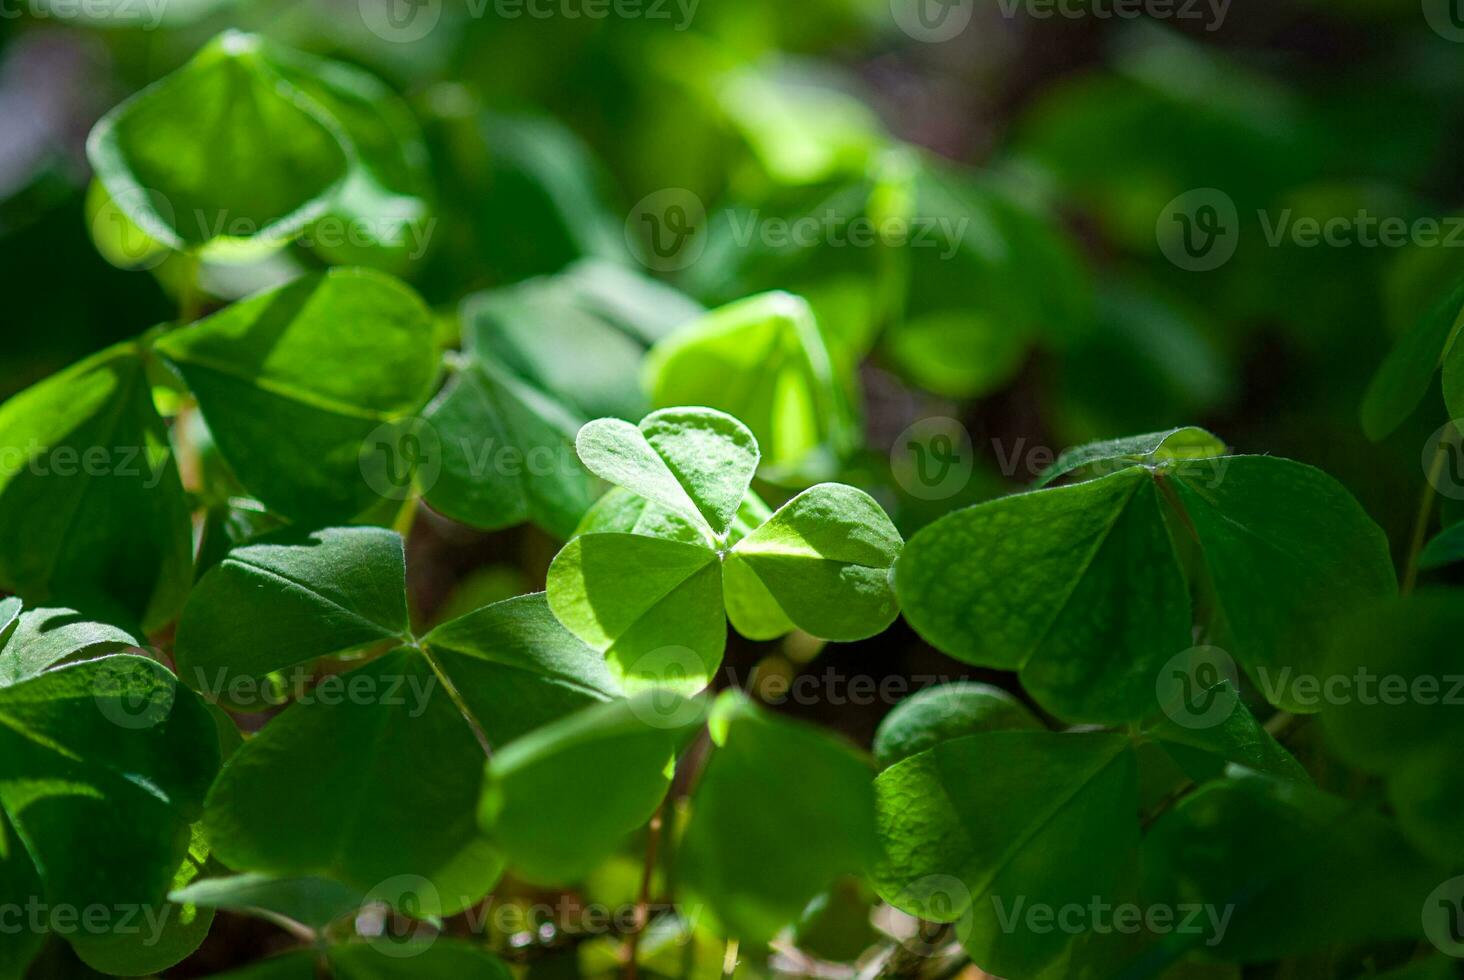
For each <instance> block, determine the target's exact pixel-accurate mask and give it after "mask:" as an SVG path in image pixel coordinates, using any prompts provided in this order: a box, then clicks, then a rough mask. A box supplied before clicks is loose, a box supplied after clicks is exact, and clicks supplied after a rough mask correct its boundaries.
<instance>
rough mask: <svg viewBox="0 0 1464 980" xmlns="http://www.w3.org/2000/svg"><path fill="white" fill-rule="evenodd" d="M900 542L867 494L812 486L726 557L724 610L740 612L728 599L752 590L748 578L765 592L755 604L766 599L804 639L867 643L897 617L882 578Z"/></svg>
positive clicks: (832, 486) (829, 485) (839, 487)
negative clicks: (738, 593)
mask: <svg viewBox="0 0 1464 980" xmlns="http://www.w3.org/2000/svg"><path fill="white" fill-rule="evenodd" d="M903 543H904V542H903V541H902V540H901V538H900V532H899V531H897V530H895V526H894V525H893V524H892V523H890V519H889V517H887V516H886V515H885V512H884V510H882V509H881V508H880V506H879V504H877V503H875V501H874V498H872V497H870V496H869V494H867V493H865V492H864V491H862V490H856V489H855V488H853V487H849V486H844V485H843V484H839V483H823V484H819V485H818V486H816V487H811V488H810V489H808V490H805V491H804V492H803V493H801V494H799V495H798V496H796V497H794V498H793V499H792V500H790V501H788V502H787V503H786V504H784V505H783V506H782V507H780V508H778V510H777V512H776V513H775V514H773V516H772V517H770V518H768V520H767V521H766V522H765V523H763V524H762V525H761V526H760V527H758V528H756V529H755V530H754V531H752V532H751V533H750V534H748V535H747V536H746V537H744V538H743V539H742V540H741V541H738V542H737V544H736V545H735V546H734V547H733V548H732V550H731V551H730V552H728V555H727V560H726V567H727V583H728V592H729V598H728V602H727V607H728V609H729V610H732V609H734V608H743V609H745V608H746V606H747V604H746V603H738V602H736V601H735V600H734V599H733V598H732V596H731V595H730V593H732V592H735V591H742V590H745V589H751V588H754V586H753V584H752V582H751V580H752V579H755V580H756V583H757V585H759V586H761V587H762V589H763V590H764V592H763V593H761V594H760V598H761V597H762V595H763V594H765V596H766V598H765V599H762V602H763V605H764V607H765V608H766V602H767V600H771V601H772V602H773V603H775V604H776V606H777V608H778V609H779V610H781V611H782V612H783V613H784V614H785V616H786V618H787V621H788V622H790V623H792V624H793V625H794V626H797V627H798V628H799V629H801V630H803V631H804V632H807V633H812V634H813V635H814V636H818V637H821V638H823V639H827V640H859V639H863V638H865V637H868V636H873V635H874V634H876V633H880V632H883V631H884V629H885V628H886V627H888V626H889V625H890V623H892V622H894V619H895V616H896V615H897V614H898V611H899V607H898V606H897V605H896V603H895V597H894V593H893V591H892V590H891V589H890V585H889V571H890V566H892V565H893V564H894V563H895V558H896V557H898V555H899V553H900V548H901V546H902V545H903ZM744 569H745V570H746V572H747V573H748V574H747V575H745V576H744V575H742V572H743V570H744ZM733 622H734V625H736V624H737V621H736V619H734V620H733ZM739 628H740V627H739ZM748 632H749V635H752V634H754V633H757V632H762V631H757V630H749V631H748ZM781 632H786V630H783V631H781Z"/></svg>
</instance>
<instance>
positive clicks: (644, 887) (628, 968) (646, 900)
mask: <svg viewBox="0 0 1464 980" xmlns="http://www.w3.org/2000/svg"><path fill="white" fill-rule="evenodd" d="M670 798H671V791H670V788H669V787H668V788H667V791H666V795H665V796H664V797H662V798H661V802H660V804H659V805H658V806H657V807H656V812H655V813H653V814H651V822H650V824H648V825H647V828H646V863H645V867H644V868H642V869H641V882H640V894H639V897H638V898H637V899H636V903H635V921H634V923H633V924H632V925H631V927H630V932H629V933H628V934H627V935H626V937H625V980H636V957H637V956H638V955H639V953H640V937H641V933H643V932H645V930H646V922H647V920H648V919H649V918H650V905H651V884H652V881H653V880H654V878H655V876H656V848H657V845H658V844H659V843H660V840H661V824H662V823H663V822H664V816H665V812H666V801H667V800H668V799H670Z"/></svg>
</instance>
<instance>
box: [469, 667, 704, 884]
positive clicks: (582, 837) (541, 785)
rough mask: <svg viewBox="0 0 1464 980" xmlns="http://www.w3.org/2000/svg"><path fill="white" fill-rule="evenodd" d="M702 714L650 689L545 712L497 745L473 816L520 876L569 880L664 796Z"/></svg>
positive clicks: (590, 865)
mask: <svg viewBox="0 0 1464 980" xmlns="http://www.w3.org/2000/svg"><path fill="white" fill-rule="evenodd" d="M702 715H703V711H702V710H701V708H700V706H698V705H694V704H690V703H687V702H683V701H681V699H679V698H676V697H675V696H674V695H667V694H666V693H663V692H648V693H646V694H642V695H639V696H637V697H636V698H634V699H632V700H629V701H627V700H624V699H621V700H616V701H612V702H610V703H608V704H597V705H591V706H590V707H587V708H584V709H582V710H581V711H579V712H576V713H575V714H573V715H570V716H568V717H565V718H561V719H559V720H558V721H555V722H551V723H550V724H548V725H545V726H543V727H542V728H539V729H537V730H535V731H533V732H530V733H529V734H527V735H525V736H524V737H522V738H520V739H518V740H516V741H513V742H510V743H509V744H508V745H506V746H504V747H503V748H502V749H500V750H499V751H497V752H495V753H494V755H493V758H492V759H491V760H489V762H488V774H487V778H486V779H485V781H484V785H483V799H482V803H481V805H480V807H479V810H478V819H479V821H480V823H481V824H482V827H483V829H484V831H485V832H486V833H487V835H488V837H489V839H490V840H491V841H492V842H493V844H494V846H495V847H496V848H498V849H499V851H500V852H501V853H503V854H504V855H505V857H507V859H508V861H509V863H510V864H511V865H512V866H513V868H514V869H515V871H516V872H517V873H518V874H519V875H520V876H521V877H524V878H527V879H528V880H530V881H535V882H543V883H560V884H564V883H571V882H574V881H576V880H578V879H579V878H581V877H582V876H583V875H584V874H585V873H586V872H588V871H590V870H591V869H593V868H594V867H595V866H596V865H598V864H599V863H600V862H601V861H603V860H604V859H605V858H607V857H609V856H610V855H611V854H613V853H614V852H615V851H616V849H617V848H618V847H619V846H620V845H621V844H622V843H623V842H624V839H625V837H626V836H627V835H629V834H630V833H631V832H632V831H634V830H635V829H636V828H638V827H641V826H643V825H644V824H645V822H646V821H647V820H649V819H650V817H651V815H652V813H653V812H654V811H655V810H656V809H657V807H659V806H660V804H661V801H662V800H663V799H664V798H665V796H666V792H667V790H668V789H669V788H670V786H671V775H672V771H673V769H674V766H675V761H676V753H677V749H678V748H679V746H680V743H681V742H682V741H684V739H685V736H686V735H687V734H688V733H689V732H691V731H692V730H693V729H695V728H696V727H698V726H700V724H701V721H702Z"/></svg>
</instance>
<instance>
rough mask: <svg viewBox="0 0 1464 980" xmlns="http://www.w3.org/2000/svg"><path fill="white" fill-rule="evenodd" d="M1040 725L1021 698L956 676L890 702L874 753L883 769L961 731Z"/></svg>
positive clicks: (875, 741)
mask: <svg viewBox="0 0 1464 980" xmlns="http://www.w3.org/2000/svg"><path fill="white" fill-rule="evenodd" d="M1042 728H1043V726H1042V722H1040V721H1038V720H1037V717H1036V716H1035V715H1033V714H1032V712H1031V711H1030V710H1028V709H1027V707H1026V706H1025V705H1023V704H1022V702H1020V701H1018V700H1017V699H1016V698H1014V697H1012V695H1010V694H1008V693H1007V692H1006V691H1003V690H1002V689H1001V688H998V687H992V686H991V685H990V684H977V683H974V682H971V681H956V682H954V683H951V684H940V685H937V686H935V687H931V688H927V689H925V690H923V691H921V692H919V693H918V694H915V695H912V696H911V697H908V698H906V699H905V700H903V701H901V702H900V703H899V704H897V705H895V710H893V711H891V712H890V713H889V714H887V715H885V718H884V720H883V721H881V722H880V723H879V730H878V731H876V732H875V734H874V759H875V762H876V763H878V764H879V768H880V769H888V768H889V767H890V766H892V765H894V764H895V763H897V762H899V761H900V760H902V759H908V758H909V757H910V756H912V755H916V754H918V753H920V752H924V751H925V750H926V749H928V748H931V747H932V746H934V745H936V744H937V743H939V742H948V741H950V740H951V739H954V738H960V737H961V736H963V735H974V734H976V733H977V732H992V731H1019V730H1025V729H1030V730H1033V731H1041V730H1042Z"/></svg>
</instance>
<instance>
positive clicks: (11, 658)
mask: <svg viewBox="0 0 1464 980" xmlns="http://www.w3.org/2000/svg"><path fill="white" fill-rule="evenodd" d="M5 606H6V609H7V612H8V614H9V615H10V616H11V617H14V615H15V613H16V612H17V611H18V604H17V603H15V602H14V601H13V600H10V601H7V602H6V603H5ZM33 616H39V617H40V618H41V620H42V621H47V622H56V621H57V619H58V618H59V619H60V620H61V621H62V623H63V626H62V629H63V630H64V631H65V635H67V637H68V638H67V640H66V642H65V643H62V642H61V640H60V637H58V636H56V635H54V634H53V635H52V636H51V637H49V638H48V640H47V641H45V643H44V644H43V648H42V649H39V650H38V649H37V643H36V637H37V636H38V630H37V629H36V627H35V625H33V623H34V621H32V623H26V622H25V620H26V618H27V617H33ZM6 632H7V633H8V635H6V636H5V642H4V647H3V648H0V664H4V669H3V670H0V677H3V678H4V681H3V683H0V743H3V753H0V755H3V758H4V759H5V760H6V766H5V769H4V770H3V771H0V894H3V901H4V903H5V905H6V907H7V908H12V909H17V910H24V909H27V908H34V907H35V906H36V905H37V904H38V903H40V905H41V906H42V908H43V909H50V908H57V909H65V908H71V909H78V910H79V909H83V908H87V907H90V906H93V905H97V906H102V907H105V908H106V909H107V921H106V922H105V923H103V924H102V927H101V928H100V929H89V930H87V931H86V932H84V933H82V934H80V935H78V934H77V932H76V931H75V930H74V928H70V927H67V926H66V923H64V922H61V921H60V920H57V924H58V925H59V926H61V927H62V932H61V934H62V935H63V936H66V937H67V938H68V939H71V940H73V942H74V945H75V946H76V948H77V951H78V953H80V955H81V956H82V957H83V958H85V959H87V960H88V961H89V962H93V963H94V964H96V965H97V966H99V967H102V968H108V967H110V966H115V967H116V969H118V970H120V971H126V970H128V968H129V967H137V968H136V969H135V970H133V971H132V972H136V973H145V972H149V971H151V970H155V969H161V968H162V967H165V966H169V965H171V964H172V963H173V962H176V961H177V960H178V959H182V958H183V956H185V955H187V954H188V953H189V952H191V951H192V949H193V948H194V947H195V946H196V945H197V944H198V942H200V941H202V935H197V936H193V937H191V939H188V938H183V939H180V938H178V937H177V936H176V934H175V933H173V932H171V931H170V933H169V935H168V937H167V940H168V941H167V943H165V944H162V945H161V946H159V947H158V948H149V947H147V946H144V944H143V942H142V939H143V934H142V933H141V932H138V933H136V934H133V935H129V934H128V933H127V931H126V930H125V929H124V928H123V926H125V925H126V923H125V922H123V921H122V919H121V916H122V915H123V914H124V913H125V912H126V910H127V909H129V908H131V909H134V910H136V911H135V912H134V913H133V914H134V915H136V914H138V913H140V912H141V911H144V910H146V911H148V912H149V913H151V914H152V915H153V916H154V917H155V918H159V919H160V920H161V917H162V916H163V915H167V914H170V913H171V915H172V916H173V919H174V922H173V923H170V925H172V926H177V925H178V923H177V921H176V920H177V917H178V916H179V915H181V910H180V909H179V908H178V907H176V906H169V905H165V904H164V896H165V894H166V893H167V891H168V889H169V887H170V885H171V884H172V883H173V881H174V880H175V877H176V876H178V875H179V873H180V872H179V869H180V868H181V867H183V866H185V864H186V863H187V862H188V861H189V824H190V823H192V822H193V821H194V820H196V819H197V818H198V817H199V815H200V814H201V812H202V807H203V800H204V794H205V793H206V792H207V791H208V787H209V784H210V782H211V781H212V780H213V778H214V775H215V773H216V772H217V771H218V767H219V747H218V737H217V735H216V734H215V731H214V723H213V720H212V719H211V718H210V717H209V716H208V713H207V712H206V711H205V709H204V706H203V704H202V703H201V702H200V701H199V700H198V698H197V697H195V696H194V695H193V694H192V693H191V692H189V691H188V690H186V689H185V688H182V687H181V686H180V685H179V684H178V682H177V680H176V679H175V678H174V677H173V675H172V674H170V673H169V672H168V670H167V669H166V668H165V667H163V666H161V665H160V664H157V663H155V662H153V661H151V660H148V659H147V658H145V657H140V656H135V655H132V654H114V655H110V656H101V657H99V658H97V659H92V660H85V661H76V660H75V659H73V658H75V657H76V656H78V655H79V654H83V653H88V654H90V653H94V652H96V650H97V645H98V643H99V642H100V643H104V644H115V643H116V642H117V637H116V636H115V634H114V631H109V630H107V629H106V628H104V627H95V628H89V627H84V626H83V625H82V624H80V623H78V622H76V621H75V619H74V617H71V616H69V615H67V614H65V613H60V614H59V616H58V613H57V611H54V610H44V609H41V610H30V611H28V612H26V613H25V614H23V615H22V616H21V619H20V621H19V622H16V621H14V620H13V619H12V625H10V626H8V627H6ZM68 661H69V662H68ZM44 921H48V920H43V922H44ZM162 921H164V922H165V923H166V920H162ZM184 925H186V924H184ZM205 927H206V924H205ZM43 940H44V930H43V931H41V932H33V931H30V930H29V929H27V930H25V931H23V932H22V933H21V935H20V939H19V943H18V945H17V946H10V945H9V944H7V949H6V951H5V953H3V954H0V972H3V974H4V975H6V976H11V975H15V976H19V975H21V973H22V971H23V967H24V965H25V963H26V962H27V961H28V960H29V959H30V958H31V957H32V956H34V955H35V953H36V952H37V951H38V949H39V944H40V943H41V942H42V941H43Z"/></svg>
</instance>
